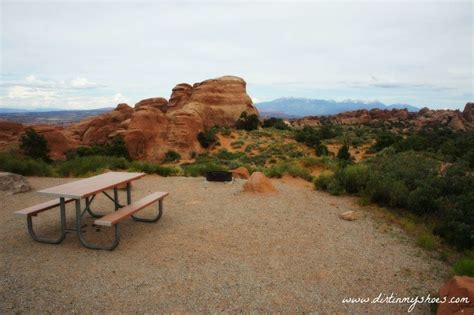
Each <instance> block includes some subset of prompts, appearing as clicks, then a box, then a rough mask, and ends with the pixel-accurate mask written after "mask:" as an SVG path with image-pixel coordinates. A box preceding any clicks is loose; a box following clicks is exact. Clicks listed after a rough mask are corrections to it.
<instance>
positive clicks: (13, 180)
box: [0, 172, 31, 194]
mask: <svg viewBox="0 0 474 315" xmlns="http://www.w3.org/2000/svg"><path fill="white" fill-rule="evenodd" d="M0 190H1V191H6V192H8V193H10V194H17V193H22V192H27V191H30V190H31V186H30V184H29V183H28V180H27V179H26V177H24V176H21V175H18V174H13V173H5V172H0Z"/></svg>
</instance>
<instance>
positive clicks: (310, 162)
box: [301, 156, 321, 167]
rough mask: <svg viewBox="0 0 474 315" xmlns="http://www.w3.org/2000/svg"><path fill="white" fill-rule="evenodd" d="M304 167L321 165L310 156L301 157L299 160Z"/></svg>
mask: <svg viewBox="0 0 474 315" xmlns="http://www.w3.org/2000/svg"><path fill="white" fill-rule="evenodd" d="M301 162H302V163H303V166H304V167H311V166H319V165H321V161H320V160H318V159H316V158H314V157H310V156H306V157H303V158H302V159H301Z"/></svg>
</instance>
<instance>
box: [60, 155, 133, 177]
mask: <svg viewBox="0 0 474 315" xmlns="http://www.w3.org/2000/svg"><path fill="white" fill-rule="evenodd" d="M128 166H129V161H128V160H127V159H126V158H124V157H115V156H96V155H93V156H84V157H78V158H75V159H72V160H67V161H64V162H61V163H59V164H58V165H57V172H58V174H59V175H61V176H65V177H67V176H88V175H91V174H95V173H100V172H103V171H105V170H118V169H122V170H124V169H127V168H128Z"/></svg>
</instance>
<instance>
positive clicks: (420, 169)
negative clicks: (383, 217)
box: [315, 148, 474, 249]
mask: <svg viewBox="0 0 474 315" xmlns="http://www.w3.org/2000/svg"><path fill="white" fill-rule="evenodd" d="M388 151H390V152H388ZM393 151H394V150H393V148H386V149H384V150H383V151H382V152H381V153H379V155H377V156H376V157H375V158H373V159H371V160H369V161H366V162H364V163H363V164H357V165H344V164H339V165H338V166H337V167H336V169H335V172H334V174H333V175H330V176H327V175H324V176H320V177H319V178H317V179H316V181H315V187H316V188H317V189H321V190H327V191H329V192H331V193H336V194H339V193H342V192H348V193H356V194H359V195H361V196H363V197H364V198H366V199H367V200H370V201H372V202H376V203H378V204H381V205H386V206H390V207H397V208H405V209H406V210H408V211H409V212H411V213H413V214H414V215H416V216H418V217H420V218H429V219H430V221H433V224H434V232H435V234H437V235H439V236H441V237H442V238H443V239H444V240H446V241H447V242H448V243H449V244H451V245H454V246H455V247H457V248H459V249H466V248H473V247H474V207H473V206H472V205H473V204H474V176H473V173H472V169H471V168H470V167H469V164H468V163H467V162H458V163H454V164H452V165H451V166H450V167H448V168H447V170H446V173H445V174H444V176H440V175H439V173H438V169H439V161H437V160H435V159H433V158H432V157H428V156H427V155H426V154H425V153H420V152H413V151H408V152H401V153H394V152H393ZM425 245H426V246H425V247H430V245H429V244H425Z"/></svg>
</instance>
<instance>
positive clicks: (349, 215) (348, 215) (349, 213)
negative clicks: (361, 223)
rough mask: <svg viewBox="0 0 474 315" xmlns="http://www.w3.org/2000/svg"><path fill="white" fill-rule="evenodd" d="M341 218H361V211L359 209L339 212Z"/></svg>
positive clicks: (353, 219)
mask: <svg viewBox="0 0 474 315" xmlns="http://www.w3.org/2000/svg"><path fill="white" fill-rule="evenodd" d="M339 218H341V219H343V220H346V221H355V220H357V219H359V218H360V213H359V212H357V211H346V212H343V213H341V214H339Z"/></svg>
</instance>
